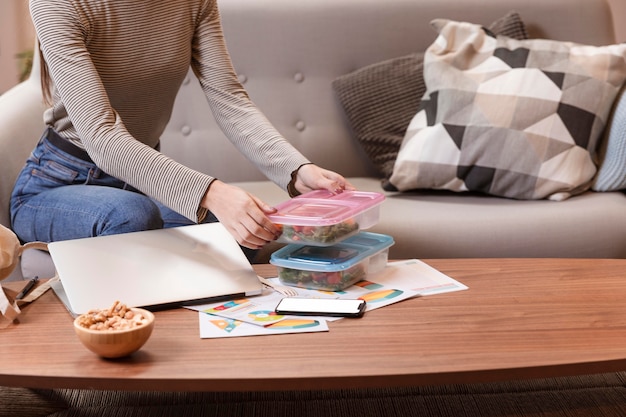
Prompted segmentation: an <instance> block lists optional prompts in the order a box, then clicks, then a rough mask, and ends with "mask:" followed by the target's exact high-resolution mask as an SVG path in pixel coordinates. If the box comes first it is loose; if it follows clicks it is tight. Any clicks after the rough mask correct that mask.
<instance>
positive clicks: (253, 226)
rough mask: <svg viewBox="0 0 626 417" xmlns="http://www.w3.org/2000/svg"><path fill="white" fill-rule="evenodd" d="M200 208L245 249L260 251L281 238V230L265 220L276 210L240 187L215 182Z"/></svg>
mask: <svg viewBox="0 0 626 417" xmlns="http://www.w3.org/2000/svg"><path fill="white" fill-rule="evenodd" d="M201 205H202V207H205V208H207V209H209V211H211V213H213V214H214V215H215V217H217V219H218V220H219V221H220V223H222V224H223V225H224V227H226V230H228V231H229V232H230V234H232V235H233V236H234V237H235V239H236V240H237V242H239V244H240V245H241V246H245V247H246V248H250V249H260V248H261V247H263V246H264V245H265V244H267V243H269V242H271V241H272V240H276V238H277V237H278V236H279V235H280V230H279V229H278V228H277V227H276V225H274V224H273V223H272V222H271V221H270V220H269V219H268V218H267V215H268V214H272V213H275V212H276V209H274V208H272V207H270V206H268V205H267V204H265V203H264V202H263V201H261V200H259V199H258V198H257V197H255V196H253V195H251V194H249V193H247V192H246V191H244V190H242V189H241V188H239V187H235V186H233V185H229V184H226V183H224V182H222V181H219V180H214V181H213V182H212V183H211V186H210V187H209V189H208V190H207V192H206V194H205V195H204V198H203V199H202V202H201Z"/></svg>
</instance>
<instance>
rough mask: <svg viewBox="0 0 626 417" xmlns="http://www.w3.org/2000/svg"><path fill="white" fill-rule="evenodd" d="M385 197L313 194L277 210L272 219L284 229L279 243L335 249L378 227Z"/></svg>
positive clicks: (327, 192)
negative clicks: (346, 241) (344, 242)
mask: <svg viewBox="0 0 626 417" xmlns="http://www.w3.org/2000/svg"><path fill="white" fill-rule="evenodd" d="M384 200H385V196H384V195H383V194H381V193H374V192H366V191H344V192H343V193H340V194H333V193H331V192H329V191H326V190H316V191H311V192H309V193H306V194H302V195H300V196H298V197H295V198H292V199H290V200H287V201H285V202H283V203H280V204H278V205H277V206H276V209H277V210H278V211H277V213H276V214H272V215H270V216H268V217H269V219H270V220H271V221H272V222H273V223H275V224H276V225H278V226H279V227H281V228H282V234H281V236H280V237H279V238H278V239H277V241H278V242H283V243H295V244H305V245H315V246H331V245H334V244H336V243H338V242H341V241H342V240H344V239H346V238H348V237H350V236H353V235H356V234H357V233H358V232H359V231H360V230H363V229H367V228H370V227H372V226H374V225H375V224H376V223H378V220H379V216H380V204H381V203H382V202H383V201H384Z"/></svg>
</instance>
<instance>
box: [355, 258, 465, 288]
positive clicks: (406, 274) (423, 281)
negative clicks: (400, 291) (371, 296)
mask: <svg viewBox="0 0 626 417" xmlns="http://www.w3.org/2000/svg"><path fill="white" fill-rule="evenodd" d="M367 279H368V280H371V281H375V282H378V283H381V284H384V283H387V284H388V285H394V286H397V287H399V288H408V289H411V290H413V291H415V292H417V293H418V294H419V295H420V296H425V295H434V294H443V293H447V292H453V291H462V290H467V289H468V287H467V286H466V285H464V284H462V283H460V282H459V281H457V280H455V279H452V278H450V277H449V276H447V275H446V274H444V273H442V272H440V271H438V270H437V269H435V268H433V267H432V266H430V265H428V264H427V263H425V262H423V261H420V260H418V259H407V260H403V261H396V262H389V263H388V264H387V267H386V268H385V269H383V270H382V271H379V272H377V273H375V274H371V275H369V276H368V277H367Z"/></svg>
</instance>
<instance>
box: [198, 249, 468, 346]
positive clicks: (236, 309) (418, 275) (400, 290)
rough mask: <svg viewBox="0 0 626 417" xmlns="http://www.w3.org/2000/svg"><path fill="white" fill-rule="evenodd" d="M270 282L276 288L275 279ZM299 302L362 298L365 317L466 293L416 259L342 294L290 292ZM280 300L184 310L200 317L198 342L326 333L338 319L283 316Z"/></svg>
mask: <svg viewBox="0 0 626 417" xmlns="http://www.w3.org/2000/svg"><path fill="white" fill-rule="evenodd" d="M269 280H270V281H273V282H275V283H278V284H279V283H280V282H279V280H278V278H269ZM294 289H295V290H296V291H297V292H298V296H299V297H309V298H361V299H364V300H365V301H367V308H366V311H372V310H375V309H378V308H381V307H385V306H388V305H390V304H393V303H397V302H399V301H402V300H406V299H407V298H413V297H421V296H428V295H434V294H442V293H447V292H453V291H461V290H466V289H468V287H467V286H466V285H464V284H462V283H460V282H458V281H456V280H454V279H452V278H450V277H449V276H447V275H445V274H443V273H441V272H440V271H438V270H436V269H435V268H433V267H431V266H430V265H428V264H426V263H425V262H422V261H420V260H417V259H409V260H404V261H397V262H390V263H388V264H387V266H386V267H385V268H384V269H383V270H381V271H379V272H376V273H373V274H368V276H367V279H365V280H363V281H359V282H357V283H356V284H354V285H352V286H350V287H348V288H346V289H344V290H343V291H335V292H331V291H319V290H310V289H303V288H294ZM281 298H283V295H281V294H279V293H277V292H274V291H272V290H268V289H266V290H264V291H263V294H261V295H259V296H255V297H248V298H245V299H239V300H232V301H227V302H220V303H213V304H206V305H197V306H188V307H186V308H188V309H191V310H196V311H198V312H199V320H200V337H201V338H219V337H236V336H260V335H270V334H284V333H303V332H324V331H328V330H329V329H328V324H327V322H329V321H334V320H340V318H337V317H305V316H282V315H279V314H276V313H275V312H274V309H275V308H276V305H277V304H278V302H279V301H280V299H281Z"/></svg>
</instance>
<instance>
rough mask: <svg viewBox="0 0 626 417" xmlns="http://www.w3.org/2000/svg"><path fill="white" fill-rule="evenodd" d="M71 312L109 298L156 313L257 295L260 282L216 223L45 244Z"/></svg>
mask: <svg viewBox="0 0 626 417" xmlns="http://www.w3.org/2000/svg"><path fill="white" fill-rule="evenodd" d="M48 250H49V251H50V255H51V256H52V260H53V261H54V264H55V266H56V269H57V273H58V275H59V278H60V280H61V284H62V289H59V288H57V289H55V291H56V292H57V294H60V295H63V294H62V293H63V292H64V293H65V296H66V297H67V300H65V302H66V303H67V304H66V306H67V307H68V309H70V312H71V313H73V314H82V313H84V312H87V311H89V310H91V309H94V308H106V307H109V306H110V305H112V304H113V302H115V301H118V300H119V301H121V302H123V303H125V304H126V305H129V306H134V307H145V308H148V309H152V310H156V309H163V308H173V307H179V306H182V305H191V304H198V303H206V302H209V301H213V300H218V299H225V298H236V297H240V296H251V295H258V294H260V293H261V290H262V286H261V283H260V281H259V279H258V278H257V275H256V273H255V272H254V270H253V269H252V265H250V262H249V261H248V260H247V258H246V256H245V255H244V253H243V251H242V250H241V248H240V247H239V244H238V243H237V241H236V240H235V239H234V238H233V237H232V236H231V235H230V233H228V231H227V230H226V229H225V228H224V226H222V225H221V224H220V223H209V224H200V225H192V226H183V227H177V228H171V229H159V230H150V231H145V232H135V233H126V234H121V235H110V236H100V237H94V238H85V239H75V240H66V241H60V242H52V243H50V244H49V245H48Z"/></svg>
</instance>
